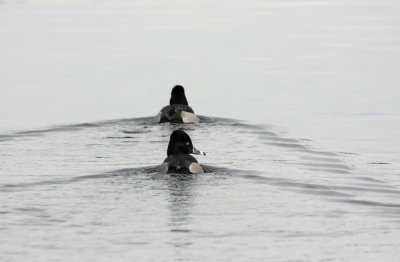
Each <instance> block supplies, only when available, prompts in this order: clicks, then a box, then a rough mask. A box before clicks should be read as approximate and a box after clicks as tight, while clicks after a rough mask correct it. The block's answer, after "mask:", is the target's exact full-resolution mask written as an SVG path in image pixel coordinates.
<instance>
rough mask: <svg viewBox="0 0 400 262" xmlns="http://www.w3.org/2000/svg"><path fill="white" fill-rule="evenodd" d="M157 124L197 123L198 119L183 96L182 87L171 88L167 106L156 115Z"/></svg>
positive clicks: (183, 90)
mask: <svg viewBox="0 0 400 262" xmlns="http://www.w3.org/2000/svg"><path fill="white" fill-rule="evenodd" d="M157 122H159V123H164V122H171V123H199V122H200V119H199V118H198V117H197V116H196V115H195V114H194V111H193V109H192V108H191V107H190V106H189V104H188V101H187V99H186V96H185V89H184V88H183V86H180V85H176V86H174V88H172V92H171V99H170V100H169V106H165V107H163V108H162V109H161V111H160V113H158V115H157Z"/></svg>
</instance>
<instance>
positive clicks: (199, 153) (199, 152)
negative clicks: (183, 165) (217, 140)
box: [193, 147, 206, 156]
mask: <svg viewBox="0 0 400 262" xmlns="http://www.w3.org/2000/svg"><path fill="white" fill-rule="evenodd" d="M193 154H195V155H203V156H205V155H206V153H205V152H203V151H200V150H198V149H197V148H195V147H193Z"/></svg>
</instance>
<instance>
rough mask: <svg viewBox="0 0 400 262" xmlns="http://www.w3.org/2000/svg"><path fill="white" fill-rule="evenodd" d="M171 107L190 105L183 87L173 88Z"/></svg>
mask: <svg viewBox="0 0 400 262" xmlns="http://www.w3.org/2000/svg"><path fill="white" fill-rule="evenodd" d="M169 104H170V105H187V106H188V105H189V104H188V101H187V100H186V96H185V89H183V86H180V85H176V86H174V88H172V92H171V99H170V100H169Z"/></svg>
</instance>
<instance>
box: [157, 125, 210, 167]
mask: <svg viewBox="0 0 400 262" xmlns="http://www.w3.org/2000/svg"><path fill="white" fill-rule="evenodd" d="M190 154H195V155H204V156H205V155H206V153H205V152H202V151H200V150H198V149H196V148H195V147H194V146H193V143H192V140H191V139H190V136H189V135H188V134H187V133H186V132H185V131H183V130H175V131H173V132H172V134H171V136H170V139H169V144H168V149H167V158H166V159H165V160H164V162H163V163H162V164H161V165H160V168H159V170H160V171H161V172H162V173H179V174H202V173H204V168H203V167H202V166H201V165H200V164H199V162H198V161H197V160H196V158H194V157H193V156H192V155H190Z"/></svg>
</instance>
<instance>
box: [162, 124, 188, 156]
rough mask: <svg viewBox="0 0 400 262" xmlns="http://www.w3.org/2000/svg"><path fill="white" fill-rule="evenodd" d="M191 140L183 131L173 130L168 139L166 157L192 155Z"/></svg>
mask: <svg viewBox="0 0 400 262" xmlns="http://www.w3.org/2000/svg"><path fill="white" fill-rule="evenodd" d="M192 153H193V145H192V140H191V139H190V137H189V135H188V134H186V132H185V131H182V130H175V131H174V132H172V134H171V137H170V139H169V144H168V150H167V155H168V156H171V155H177V154H192Z"/></svg>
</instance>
